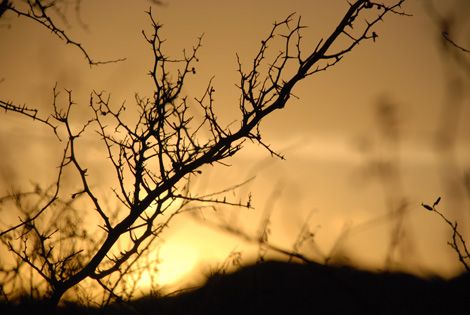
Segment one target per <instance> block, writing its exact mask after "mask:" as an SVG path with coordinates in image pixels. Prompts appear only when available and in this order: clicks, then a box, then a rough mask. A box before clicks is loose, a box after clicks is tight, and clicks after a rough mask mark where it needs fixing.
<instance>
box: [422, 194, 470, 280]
mask: <svg viewBox="0 0 470 315" xmlns="http://www.w3.org/2000/svg"><path fill="white" fill-rule="evenodd" d="M440 201H441V197H439V198H437V199H436V201H435V202H434V203H433V205H432V206H430V205H428V204H424V203H422V204H421V205H422V206H423V207H424V208H425V209H426V210H429V211H432V212H434V213H437V214H438V215H439V216H440V217H441V218H442V219H443V220H444V222H446V223H447V224H448V225H449V226H450V227H451V228H452V241H449V242H448V243H447V244H449V246H450V247H451V248H452V249H453V250H454V251H455V253H456V254H457V256H458V258H459V261H460V263H461V264H462V265H463V266H464V267H465V270H467V271H470V263H469V261H470V252H469V251H468V248H467V244H466V243H465V239H464V238H463V236H462V234H460V232H459V230H458V228H457V221H456V222H454V223H452V222H451V221H450V220H449V219H447V217H446V216H445V215H444V214H443V213H442V212H441V211H439V210H438V209H437V208H436V207H437V205H438V204H439V202H440Z"/></svg>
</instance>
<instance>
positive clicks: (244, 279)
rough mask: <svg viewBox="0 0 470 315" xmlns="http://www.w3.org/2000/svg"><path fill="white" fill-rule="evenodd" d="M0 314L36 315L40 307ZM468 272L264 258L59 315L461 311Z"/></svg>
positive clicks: (467, 296) (469, 300) (469, 291)
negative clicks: (193, 284) (175, 287)
mask: <svg viewBox="0 0 470 315" xmlns="http://www.w3.org/2000/svg"><path fill="white" fill-rule="evenodd" d="M20 309H21V308H18V307H15V308H10V310H3V311H2V312H1V314H7V313H10V314H13V313H17V314H21V313H29V314H38V311H39V310H40V307H39V306H37V305H36V306H34V307H32V309H31V307H26V306H25V307H24V308H23V309H22V310H20ZM469 310H470V276H469V275H468V274H464V275H462V276H460V277H458V278H455V279H452V280H450V281H445V280H442V279H437V278H436V279H421V278H417V277H414V276H411V275H407V274H401V273H372V272H366V271H361V270H356V269H352V268H347V267H332V266H324V265H319V264H309V265H302V264H294V263H285V262H278V261H269V262H265V263H261V264H257V265H251V266H247V267H244V268H242V269H240V270H238V271H236V272H234V273H231V274H227V275H218V276H214V277H211V278H210V279H209V280H208V281H207V283H206V284H205V285H204V286H202V287H200V288H198V289H196V290H192V291H187V292H184V293H181V294H178V295H175V296H169V297H164V298H155V297H145V298H142V299H139V300H136V301H133V302H132V303H130V304H129V305H122V304H115V305H112V306H110V307H109V308H107V309H105V310H96V309H84V308H80V307H77V306H68V307H67V308H63V309H61V310H60V313H61V314H465V313H466V312H468V311H469Z"/></svg>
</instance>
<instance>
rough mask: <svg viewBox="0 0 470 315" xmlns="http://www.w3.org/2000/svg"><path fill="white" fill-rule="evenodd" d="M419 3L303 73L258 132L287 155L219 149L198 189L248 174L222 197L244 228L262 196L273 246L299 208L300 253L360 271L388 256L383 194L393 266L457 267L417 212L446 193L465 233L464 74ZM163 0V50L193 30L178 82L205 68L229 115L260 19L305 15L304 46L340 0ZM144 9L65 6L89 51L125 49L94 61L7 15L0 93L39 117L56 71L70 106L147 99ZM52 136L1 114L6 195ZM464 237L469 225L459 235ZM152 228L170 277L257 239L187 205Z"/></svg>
mask: <svg viewBox="0 0 470 315" xmlns="http://www.w3.org/2000/svg"><path fill="white" fill-rule="evenodd" d="M424 2H425V1H418V0H408V1H406V3H405V6H404V7H403V9H404V10H405V11H406V12H407V13H410V14H412V15H413V16H411V17H407V16H395V15H389V16H386V18H385V19H384V21H383V22H382V23H380V24H379V25H377V27H376V29H375V31H376V33H377V34H378V36H379V37H378V38H377V41H376V42H375V43H374V42H372V41H367V42H364V43H361V44H360V45H359V46H358V47H357V48H356V49H354V50H353V51H352V52H351V53H349V54H347V55H346V56H345V58H344V59H343V60H342V61H341V62H339V63H338V64H337V65H336V66H334V67H333V68H330V69H328V70H327V71H326V72H320V73H318V74H316V75H315V76H313V77H310V78H307V79H306V80H304V81H302V82H301V83H300V85H299V86H297V88H296V89H295V90H294V94H295V95H296V96H297V98H291V100H290V102H289V103H288V106H286V108H285V109H283V110H282V111H279V112H276V113H274V114H273V115H272V116H270V117H268V118H267V119H266V120H265V121H264V123H263V124H262V134H263V137H264V141H265V142H267V143H269V144H271V145H272V148H274V149H275V150H276V151H277V152H280V153H282V154H283V155H285V157H286V160H284V161H282V160H279V159H277V158H273V157H271V156H270V155H269V153H268V152H267V151H266V150H264V149H263V148H262V147H260V146H255V145H251V144H248V145H246V147H245V149H244V150H242V152H240V154H238V155H237V157H235V158H233V159H232V160H230V161H229V162H230V164H231V167H224V166H222V165H214V167H212V168H207V169H205V170H204V172H203V174H202V175H201V176H200V178H198V180H197V181H196V183H195V189H197V190H198V191H201V192H210V191H218V190H221V189H223V188H225V187H228V186H231V185H234V184H237V183H241V182H243V181H245V180H247V179H249V178H251V177H253V176H255V179H254V180H252V181H251V182H249V183H248V184H246V185H245V186H243V187H242V188H240V189H239V190H237V191H236V192H234V193H235V194H236V195H234V196H235V197H234V198H242V199H244V198H246V197H247V196H248V194H249V193H251V194H252V196H253V205H254V207H255V210H246V209H231V210H230V209H229V210H227V211H225V212H223V214H221V215H222V216H224V217H227V218H231V222H236V224H237V226H238V227H240V228H243V229H245V230H246V231H249V232H250V233H252V234H253V235H256V231H257V228H258V225H259V222H260V219H261V218H262V215H263V213H264V211H265V209H266V207H272V208H273V212H272V218H271V219H272V225H271V231H272V235H271V242H272V243H273V244H276V245H278V246H281V247H283V248H285V249H291V247H292V244H293V243H294V241H295V239H296V237H297V235H298V233H299V231H300V229H301V227H302V225H303V224H304V223H305V220H306V219H307V218H309V226H310V228H311V230H312V231H313V232H315V242H316V243H317V245H318V248H319V251H320V253H313V254H312V253H310V252H309V251H308V246H307V247H306V248H305V252H306V254H307V255H309V254H312V257H313V258H314V259H318V260H321V259H322V257H321V256H322V255H323V256H328V255H330V254H332V255H345V256H347V257H349V258H350V259H351V263H355V264H359V265H363V266H368V267H371V268H384V264H385V257H386V254H387V250H388V246H389V242H390V241H389V236H390V233H391V231H392V227H393V226H394V222H395V221H394V219H393V218H390V217H387V213H389V210H390V209H389V208H388V205H389V204H388V203H387V202H392V203H396V202H398V203H400V202H402V201H403V202H405V205H406V206H405V209H406V211H405V216H404V231H405V232H404V233H405V236H404V238H403V240H404V241H403V248H402V249H403V251H404V253H406V254H404V255H399V254H397V256H395V259H396V263H397V266H398V267H399V268H402V269H406V270H412V271H416V272H434V273H438V274H441V275H446V276H447V275H450V274H452V273H455V272H456V271H457V270H459V269H458V267H459V265H458V261H457V259H456V257H455V254H454V253H453V252H452V250H451V249H450V248H449V247H448V246H447V240H448V237H449V236H450V234H449V233H450V231H449V229H448V226H446V225H445V224H444V223H443V222H442V220H440V218H439V217H438V216H437V215H434V214H430V213H428V212H426V211H425V210H424V209H423V208H422V207H421V202H427V203H432V202H433V201H434V200H435V199H436V198H437V197H438V196H442V202H441V205H442V206H441V209H442V210H443V211H444V212H445V213H446V214H447V215H448V217H449V218H450V219H451V220H457V219H458V220H459V224H460V227H461V228H462V229H463V232H464V233H465V232H467V231H469V229H470V222H469V218H470V217H469V216H468V214H467V215H465V211H466V210H468V209H469V205H470V204H469V196H470V191H469V190H470V187H467V190H466V189H465V186H464V180H463V179H464V178H466V177H465V174H467V175H466V176H467V178H468V180H470V137H469V135H470V124H468V117H470V106H469V105H470V94H469V92H468V91H470V89H469V83H470V78H469V76H468V72H467V73H464V72H463V71H462V72H459V70H455V69H456V66H455V64H453V63H452V60H450V58H449V57H448V55H445V54H444V53H443V52H442V50H441V45H440V44H441V39H442V37H441V36H440V31H439V27H438V25H437V24H438V23H437V22H436V21H435V20H433V19H432V18H431V17H430V13H429V11H428V10H426V9H425V6H424V5H423V4H424ZM434 2H439V1H434ZM164 3H165V4H164V5H162V6H155V5H154V6H153V7H152V11H153V14H154V16H155V18H156V19H158V21H160V22H161V23H162V24H163V25H164V28H163V30H162V34H163V36H164V37H165V38H166V39H167V42H166V43H165V47H166V48H167V54H169V55H171V56H180V53H181V51H182V49H184V48H186V49H190V48H191V47H192V45H194V44H195V42H196V39H197V37H198V36H200V35H201V34H204V36H203V47H202V48H201V50H200V54H199V60H200V62H199V63H198V65H197V74H196V76H194V77H193V78H191V79H190V81H188V84H187V86H185V89H184V91H183V93H184V94H186V95H188V96H189V99H191V100H193V99H194V97H200V96H201V95H202V94H203V92H204V90H205V88H206V86H207V82H208V80H209V79H210V78H211V77H212V76H214V80H213V83H214V87H215V89H216V93H215V97H216V105H215V106H216V110H217V112H218V116H219V117H220V119H221V121H222V122H225V123H230V122H231V121H233V120H234V119H236V118H237V116H236V115H237V114H238V97H239V90H238V89H237V87H236V86H235V84H236V83H238V82H239V74H238V73H237V71H236V70H237V62H236V61H237V60H236V53H237V54H238V55H239V56H240V59H241V61H242V63H243V64H245V65H247V66H248V65H249V64H250V61H251V60H252V59H253V56H254V55H255V54H256V52H257V50H258V48H259V45H260V43H261V40H262V39H263V38H264V37H266V35H267V34H268V33H269V31H270V30H271V27H272V23H273V22H274V21H279V20H281V19H284V18H285V17H286V16H288V15H289V14H290V13H293V12H296V13H297V14H298V15H300V16H301V17H302V23H303V24H304V25H306V26H308V28H306V29H304V30H303V47H304V50H305V51H306V52H307V51H309V50H311V49H313V48H314V47H315V45H316V43H317V42H318V40H319V39H320V38H325V37H326V36H328V35H329V34H330V32H331V31H332V30H333V29H334V28H335V26H336V24H337V22H338V21H339V20H340V19H341V18H342V16H343V15H344V13H345V11H346V10H347V8H348V6H349V5H348V3H347V1H346V0H333V1H327V0H292V1H279V0H276V1H272V0H269V1H268V0H256V1H253V0H238V1H220V0H191V1H189V0H166V1H164ZM443 3H444V1H440V2H439V5H443ZM445 3H446V4H447V5H448V6H445V7H439V6H438V7H437V8H438V10H439V12H441V14H442V16H452V18H453V19H452V21H454V23H455V24H454V26H453V29H452V33H451V35H453V36H454V38H455V40H456V41H457V42H459V43H461V44H462V46H464V47H469V46H470V36H468V34H470V20H469V19H468V16H469V15H470V2H469V1H465V0H462V1H458V0H455V1H446V2H445ZM150 5H151V1H146V0H139V1H125V0H115V1H82V7H81V11H80V18H81V20H82V21H83V23H85V24H86V27H83V26H80V23H79V21H78V19H77V16H76V15H75V14H74V12H73V10H70V12H71V13H70V18H69V21H68V22H69V24H70V26H66V25H63V24H61V25H62V26H63V27H64V28H65V29H66V30H67V32H69V34H71V36H72V37H73V38H76V39H77V40H78V41H79V42H80V43H82V44H83V46H84V48H85V49H87V51H88V52H89V53H90V55H91V56H92V57H93V58H94V59H97V60H110V59H116V58H126V60H125V61H123V62H118V63H113V64H107V65H101V66H98V67H92V68H90V67H89V66H88V64H87V62H86V60H85V59H84V57H83V55H82V54H81V53H80V51H79V50H78V49H76V48H75V47H72V46H70V45H65V44H64V42H62V41H61V40H59V39H58V38H56V37H54V36H53V35H52V34H51V33H50V32H49V31H47V30H45V29H43V28H41V27H40V26H39V25H38V24H35V23H32V22H31V21H28V20H25V19H24V18H16V17H15V16H13V15H11V14H9V15H5V16H4V17H2V18H1V19H0V80H1V81H0V99H1V100H5V101H13V102H15V103H17V104H28V105H30V106H32V107H37V108H40V109H41V110H42V111H43V113H47V112H48V111H49V110H50V108H51V107H50V106H51V100H52V88H53V87H54V85H55V84H56V83H57V85H58V87H59V88H60V89H69V90H72V91H73V95H74V98H75V101H76V102H77V103H78V104H79V105H78V106H83V107H86V106H87V105H88V99H89V95H90V92H91V91H93V90H97V91H101V90H105V91H107V92H110V93H111V101H112V102H113V103H114V104H115V106H119V105H120V104H121V103H122V102H123V101H126V104H127V106H128V107H131V106H132V104H133V102H134V94H135V93H139V94H140V95H145V96H151V95H152V90H151V89H152V82H151V80H150V78H149V76H148V75H147V72H148V70H149V67H150V66H151V64H152V56H151V51H150V49H149V47H148V45H147V44H146V42H145V40H144V39H143V36H142V33H141V31H142V30H146V31H151V28H150V22H149V19H148V15H147V14H146V13H145V11H146V10H148V9H149V6H150ZM462 54H463V53H462ZM466 58H467V60H468V54H467V57H466ZM459 78H460V79H461V80H462V81H461V82H463V83H462V84H463V85H462V86H463V87H462V88H461V89H460V92H461V94H460V96H459V95H456V93H457V92H455V90H453V91H454V92H449V91H452V90H451V88H452V86H454V85H455V84H456V83H454V82H458V79H459ZM452 80H454V81H452ZM193 103H194V104H196V103H195V102H193ZM457 103H458V104H460V105H461V107H460V109H459V111H458V112H457V113H458V114H457V115H456V118H452V116H446V115H445V114H443V113H446V112H447V113H448V112H450V111H452V110H453V109H450V108H454V107H453V106H454V105H455V104H457ZM379 108H382V109H384V108H385V110H389V111H388V112H387V113H391V115H392V116H393V117H394V119H395V120H394V121H392V124H391V125H390V126H389V127H390V128H391V129H390V128H386V129H385V130H384V126H386V124H384V123H383V121H381V120H380V119H387V118H386V117H385V118H384V116H380V113H381V112H380V111H379ZM387 117H389V116H387ZM449 117H450V118H449ZM80 118H81V117H78V118H77V121H80ZM446 119H447V120H446ZM445 122H450V124H449V126H451V127H456V132H455V134H451V139H453V140H454V141H455V146H453V147H452V148H451V151H452V152H453V153H452V154H450V153H449V154H447V153H446V154H444V153H443V149H442V147H440V148H441V149H438V147H437V146H436V136H437V134H438V131H439V128H440V126H441V125H443V124H444V123H445ZM393 128H396V129H393ZM392 129H393V130H392ZM446 130H447V131H449V132H450V129H446ZM395 131H396V132H397V134H398V140H397V143H396V146H393V144H390V143H389V142H387V136H388V135H390V133H391V132H392V133H393V132H395ZM51 141H55V140H54V137H53V135H51V132H50V130H48V129H46V128H44V127H42V126H40V125H35V124H34V123H32V122H31V121H29V120H27V119H24V118H22V117H20V116H18V115H15V114H13V113H6V114H5V113H4V112H1V113H0V189H1V190H0V192H1V194H2V195H4V194H6V193H7V192H8V191H9V189H11V187H12V186H15V187H18V186H19V187H23V186H27V185H29V184H30V183H31V182H39V183H50V182H51V181H52V180H53V179H54V176H55V167H56V166H57V163H58V161H59V158H60V154H61V153H60V152H61V151H60V149H58V148H59V147H58V146H57V145H56V144H54V145H51V143H52V142H51ZM447 142H449V141H447ZM54 143H55V142H54ZM83 148H85V149H84V150H83V152H82V154H83V155H82V156H81V159H82V161H83V162H84V163H87V165H89V167H90V169H94V170H96V173H95V174H96V175H95V176H96V178H99V180H97V181H96V182H95V184H96V185H97V186H100V187H102V189H103V190H107V191H110V189H109V187H110V185H114V184H110V183H112V180H113V179H112V177H110V176H109V174H105V173H104V171H102V173H100V172H101V171H100V170H101V165H104V164H105V163H107V161H106V159H101V158H99V159H98V158H96V157H97V156H99V155H98V154H96V155H95V153H96V152H99V151H100V150H101V148H100V147H99V146H97V145H96V144H95V143H94V142H90V143H88V144H86V143H85V144H84V146H83ZM378 161H385V162H388V163H391V164H392V165H393V167H395V172H394V175H392V176H391V178H392V179H391V180H390V178H389V179H388V180H387V179H385V180H383V179H382V180H381V179H380V177H379V176H377V174H376V173H374V172H373V170H374V168H373V166H374V165H376V164H374V163H376V162H378ZM374 174H375V175H374ZM93 175H94V174H90V177H92V176H93ZM45 185H47V184H45ZM1 211H7V210H5V209H1ZM221 212H222V210H221ZM466 212H467V213H468V211H466ZM2 216H3V213H2ZM210 216H211V215H210V214H209V217H210ZM2 228H3V226H2ZM346 231H349V232H348V233H347V234H345V232H346ZM466 235H467V237H470V233H469V232H467V233H466ZM163 239H164V240H165V241H164V242H163V244H162V247H161V250H160V259H162V265H161V268H160V273H161V281H162V283H172V282H174V281H177V280H180V279H181V278H182V277H184V276H187V275H188V274H189V273H190V272H191V271H192V270H199V269H197V268H199V267H200V266H202V265H203V264H204V263H212V264H214V263H216V262H220V261H223V260H224V259H225V258H226V257H227V256H228V255H229V254H230V252H231V251H234V250H235V251H243V255H244V256H245V257H253V255H256V250H257V248H256V246H251V247H250V246H248V244H247V243H245V242H243V241H241V240H240V239H238V238H237V237H234V236H230V235H227V234H221V233H220V232H218V231H217V230H215V229H212V228H210V227H208V226H207V225H204V224H201V223H200V222H196V221H195V220H194V219H192V218H191V217H190V216H185V215H183V216H181V217H180V218H177V219H176V220H175V221H174V222H173V224H172V225H171V227H170V229H168V230H167V231H166V232H165V234H164V237H163ZM338 240H341V241H340V242H338ZM335 244H336V245H335ZM333 249H334V250H333ZM323 258H324V257H323ZM195 268H196V269H195Z"/></svg>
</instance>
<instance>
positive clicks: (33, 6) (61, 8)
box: [0, 0, 125, 66]
mask: <svg viewBox="0 0 470 315" xmlns="http://www.w3.org/2000/svg"><path fill="white" fill-rule="evenodd" d="M67 6H68V2H67V1H60V0H59V1H45V0H22V1H14V2H12V1H9V0H2V2H1V3H0V18H1V17H2V16H3V15H4V14H7V12H8V11H11V12H13V13H15V14H16V15H17V16H18V17H24V18H27V19H30V20H33V21H34V22H36V23H38V24H40V25H41V26H43V27H45V28H46V29H48V30H49V31H51V32H52V33H53V34H54V35H55V36H57V37H58V38H59V39H60V40H62V41H64V42H65V43H66V44H69V45H72V46H75V47H76V48H77V49H79V50H80V52H81V53H82V55H83V56H84V57H85V59H86V60H87V62H88V64H89V65H90V66H97V65H101V64H108V63H115V62H119V61H124V60H125V58H119V59H114V60H107V61H96V60H94V59H92V57H91V56H90V54H89V53H88V50H87V49H85V48H84V47H83V45H82V44H81V43H79V42H78V41H77V40H75V39H73V38H72V37H71V36H70V35H69V33H68V32H66V31H65V30H64V29H63V28H61V27H60V26H58V23H57V20H56V18H55V17H54V15H56V16H57V17H58V18H59V19H61V20H62V21H63V22H64V23H65V24H67V23H68V22H67V17H66V13H65V11H66V10H67ZM80 6H81V0H75V11H76V15H77V17H78V18H79V17H80V14H79V11H80ZM51 11H52V12H53V13H51ZM80 21H81V20H80ZM81 23H82V22H81ZM82 24H83V23H82Z"/></svg>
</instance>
